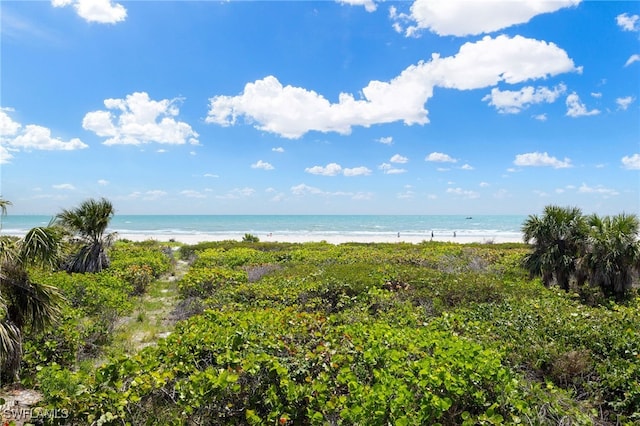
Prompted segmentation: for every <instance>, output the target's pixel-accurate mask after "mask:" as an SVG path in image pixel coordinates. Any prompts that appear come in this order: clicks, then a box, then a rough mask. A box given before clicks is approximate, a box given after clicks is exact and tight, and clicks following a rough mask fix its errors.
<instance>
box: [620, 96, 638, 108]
mask: <svg viewBox="0 0 640 426" xmlns="http://www.w3.org/2000/svg"><path fill="white" fill-rule="evenodd" d="M633 101H635V98H634V97H633V96H625V97H624V98H617V99H616V104H618V108H619V109H621V110H623V111H624V110H626V109H627V108H629V105H631V104H632V103H633Z"/></svg>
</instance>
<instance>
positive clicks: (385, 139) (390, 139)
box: [376, 136, 393, 145]
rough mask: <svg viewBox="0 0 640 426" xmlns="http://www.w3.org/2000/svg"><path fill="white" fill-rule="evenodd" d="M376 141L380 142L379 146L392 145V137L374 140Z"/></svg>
mask: <svg viewBox="0 0 640 426" xmlns="http://www.w3.org/2000/svg"><path fill="white" fill-rule="evenodd" d="M376 141H377V142H380V143H381V144H385V145H393V137H392V136H386V137H382V138H379V139H376Z"/></svg>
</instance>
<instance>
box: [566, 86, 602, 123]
mask: <svg viewBox="0 0 640 426" xmlns="http://www.w3.org/2000/svg"><path fill="white" fill-rule="evenodd" d="M566 103H567V115H568V116H569V117H574V118H576V117H584V116H589V115H598V114H600V110H598V109H592V110H589V109H588V108H587V106H586V105H585V104H584V103H583V102H582V101H581V100H580V96H578V95H577V93H576V92H573V93H572V94H570V95H569V96H567V101H566Z"/></svg>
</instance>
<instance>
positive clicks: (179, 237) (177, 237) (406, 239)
mask: <svg viewBox="0 0 640 426" xmlns="http://www.w3.org/2000/svg"><path fill="white" fill-rule="evenodd" d="M256 236H257V237H258V238H260V241H261V242H269V241H271V242H286V243H307V242H319V241H326V242H327V243H330V244H344V243H412V244H418V243H421V242H423V241H430V240H432V241H439V242H452V243H460V244H468V243H495V244H500V243H521V242H522V240H521V239H519V238H508V237H494V236H487V237H479V236H461V235H456V236H455V237H454V236H453V235H449V236H447V235H434V237H433V239H432V238H431V236H430V235H426V236H413V235H409V236H404V235H402V234H400V236H398V235H389V236H383V235H375V236H366V235H362V236H354V235H349V236H340V235H316V236H313V237H312V236H306V235H299V234H294V235H277V234H271V235H268V234H267V235H256ZM243 237H244V234H216V235H212V234H118V238H120V239H127V240H131V241H146V240H156V241H171V240H173V241H176V242H179V243H183V244H197V243H200V242H205V241H226V240H235V241H242V238H243Z"/></svg>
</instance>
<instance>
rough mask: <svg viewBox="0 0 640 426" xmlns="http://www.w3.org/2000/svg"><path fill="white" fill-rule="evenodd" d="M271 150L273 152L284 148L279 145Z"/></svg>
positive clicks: (281, 150)
mask: <svg viewBox="0 0 640 426" xmlns="http://www.w3.org/2000/svg"><path fill="white" fill-rule="evenodd" d="M271 151H273V152H284V148H283V147H281V146H279V147H277V148H271Z"/></svg>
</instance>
